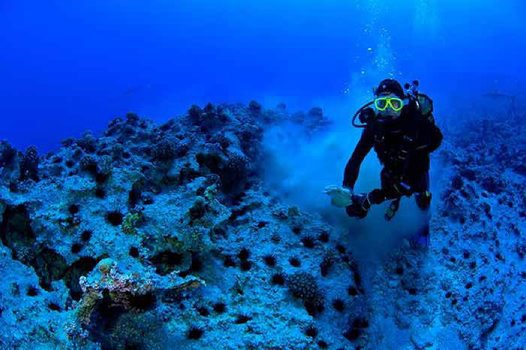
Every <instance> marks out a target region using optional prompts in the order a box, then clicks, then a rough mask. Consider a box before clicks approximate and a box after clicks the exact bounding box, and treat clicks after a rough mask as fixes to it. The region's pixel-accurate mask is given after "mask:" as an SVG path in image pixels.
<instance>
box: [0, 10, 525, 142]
mask: <svg viewBox="0 0 526 350" xmlns="http://www.w3.org/2000/svg"><path fill="white" fill-rule="evenodd" d="M522 10H523V8H522V6H521V1H511V0H510V1H506V2H502V1H497V0H484V1H477V2H473V1H466V0H459V1H453V0H449V1H438V0H413V1H404V2H403V4H398V3H396V2H389V1H372V0H371V1H336V0H333V1H325V2H320V1H311V0H304V1H274V0H270V1H245V2H240V1H234V0H228V1H205V0H198V1H187V0H179V1H168V0H152V1H148V2H144V1H137V0H126V1H124V0H120V1H117V0H114V1H101V0H90V1H87V0H78V1H74V2H70V1H58V0H55V1H53V0H49V1H28V0H16V1H14V0H1V1H0V33H1V35H0V48H1V54H0V116H1V120H2V123H1V124H0V138H1V139H7V140H9V141H10V142H11V143H12V144H14V145H15V146H16V147H18V148H22V149H23V148H25V147H27V146H28V145H31V144H34V145H36V146H38V148H39V149H40V150H41V151H47V150H52V149H56V148H57V147H58V146H59V142H60V140H61V139H64V138H66V137H68V136H79V135H80V134H81V133H82V132H83V131H84V130H86V129H90V130H93V131H95V132H97V131H100V130H103V129H104V128H105V126H106V124H107V122H108V120H110V119H111V118H113V117H115V116H119V115H121V116H122V115H123V114H125V113H126V112H128V111H135V112H137V113H139V114H140V115H141V116H145V117H148V118H152V119H154V120H157V121H161V120H166V119H168V118H169V117H172V116H174V115H178V114H181V113H183V112H184V111H185V110H186V109H187V108H188V106H190V105H191V104H199V105H203V104H205V103H206V102H208V101H212V102H248V101H249V100H251V99H256V100H258V101H260V102H262V103H263V105H264V106H267V107H273V106H275V105H276V104H277V103H279V102H284V103H286V104H287V105H289V106H291V107H292V108H297V109H305V108H309V107H311V106H313V105H319V106H321V107H322V108H324V110H326V111H328V112H329V113H328V114H330V115H332V116H334V117H338V118H342V117H346V115H347V114H349V115H350V114H351V112H352V111H354V110H355V109H356V108H358V107H359V106H360V104H361V103H362V102H365V101H367V98H368V97H367V94H368V93H369V92H370V87H372V86H373V85H375V84H376V83H377V82H378V80H379V79H381V78H383V77H385V76H395V77H397V78H400V79H401V80H402V81H406V80H407V81H409V80H413V79H420V81H421V82H422V86H423V88H424V89H425V90H426V92H428V93H430V94H432V95H433V96H434V97H435V99H437V98H438V102H437V103H436V104H437V112H438V113H437V117H438V118H439V119H440V117H441V115H440V112H442V116H443V117H444V118H446V117H447V113H448V111H450V110H453V109H455V110H458V109H459V108H467V106H471V102H472V101H471V100H473V99H474V98H478V97H479V96H480V95H481V94H484V93H487V92H495V91H496V92H500V93H506V94H513V95H516V94H521V93H523V92H522V89H520V86H521V85H523V84H524V82H525V80H526V79H525V77H526V75H525V74H524V72H523V70H522V68H523V62H524V60H525V58H526V40H524V34H525V32H526V27H525V26H524V24H523V20H522V17H523V11H522Z"/></svg>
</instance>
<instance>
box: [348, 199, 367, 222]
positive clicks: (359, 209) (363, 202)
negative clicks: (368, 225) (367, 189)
mask: <svg viewBox="0 0 526 350" xmlns="http://www.w3.org/2000/svg"><path fill="white" fill-rule="evenodd" d="M352 200H353V203H352V204H351V205H349V206H347V207H346V208H345V211H346V212H347V215H349V216H351V217H357V218H359V219H363V218H364V217H366V216H367V213H368V211H369V208H370V207H371V203H370V202H369V199H368V198H367V194H365V193H362V194H353V196H352Z"/></svg>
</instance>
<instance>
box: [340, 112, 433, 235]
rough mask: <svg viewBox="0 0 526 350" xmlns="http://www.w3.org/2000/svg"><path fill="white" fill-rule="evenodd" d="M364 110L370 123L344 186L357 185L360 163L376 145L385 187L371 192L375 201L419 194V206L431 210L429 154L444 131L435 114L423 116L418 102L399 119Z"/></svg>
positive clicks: (425, 229) (352, 186)
mask: <svg viewBox="0 0 526 350" xmlns="http://www.w3.org/2000/svg"><path fill="white" fill-rule="evenodd" d="M362 113H365V115H369V120H370V122H368V123H367V126H366V127H365V128H364V130H363V132H362V135H361V137H360V140H359V142H358V144H357V145H356V148H355V149H354V152H353V153H352V156H351V157H350V159H349V161H348V162H347V165H346V167H345V174H344V179H343V186H345V187H349V188H354V184H355V182H356V179H357V178H358V173H359V171H360V165H361V164H362V161H363V159H364V158H365V156H366V155H367V154H368V153H369V151H370V150H371V148H373V147H374V150H375V152H376V154H377V156H378V159H379V161H380V163H381V164H382V165H383V169H382V172H381V184H382V185H381V188H380V189H376V190H373V191H371V192H370V193H369V196H368V198H369V201H370V202H371V204H379V203H381V202H383V201H385V200H388V199H398V200H399V199H400V197H401V196H404V195H405V196H410V195H411V194H413V193H415V194H416V197H415V198H416V202H417V204H418V206H419V207H420V208H421V209H422V210H426V211H427V209H428V208H429V205H430V203H431V194H430V193H429V154H430V153H431V152H433V151H434V150H436V149H437V148H438V147H439V146H440V144H441V143H442V132H441V131H440V129H439V128H438V127H437V126H436V125H435V123H434V119H433V116H432V114H428V115H426V116H424V115H422V114H421V113H420V111H419V109H418V107H417V105H416V103H415V102H411V103H409V104H408V105H407V106H405V107H404V109H403V110H402V112H401V115H400V117H399V118H398V119H397V120H396V121H381V120H380V119H378V118H375V117H374V111H373V110H372V109H370V108H368V109H365V110H364V111H363V112H362ZM347 212H348V213H349V215H351V213H350V212H349V210H348V211H347ZM424 231H425V232H423V235H428V234H429V228H428V227H427V228H424Z"/></svg>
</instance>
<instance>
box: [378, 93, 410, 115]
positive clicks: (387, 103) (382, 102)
mask: <svg viewBox="0 0 526 350" xmlns="http://www.w3.org/2000/svg"><path fill="white" fill-rule="evenodd" d="M374 106H375V107H376V109H377V110H379V111H381V112H383V111H385V110H386V109H387V108H389V107H390V108H391V109H392V110H393V111H395V112H400V111H401V110H402V108H404V101H403V100H402V99H401V98H398V97H378V98H376V99H375V100H374Z"/></svg>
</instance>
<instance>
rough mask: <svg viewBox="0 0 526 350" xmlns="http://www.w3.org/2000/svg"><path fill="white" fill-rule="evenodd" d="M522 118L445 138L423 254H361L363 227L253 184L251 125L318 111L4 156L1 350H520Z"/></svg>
mask: <svg viewBox="0 0 526 350" xmlns="http://www.w3.org/2000/svg"><path fill="white" fill-rule="evenodd" d="M525 117H526V116H525V115H520V116H516V117H514V118H508V119H504V118H495V119H491V118H488V119H485V120H479V121H477V122H475V121H472V122H467V123H465V124H464V125H459V126H458V128H457V129H455V130H448V131H447V132H445V133H444V136H445V137H444V141H443V144H442V146H441V148H439V150H438V151H437V152H436V153H433V155H432V162H435V163H434V164H435V165H433V166H434V168H435V174H434V178H433V179H432V181H435V185H434V188H436V189H435V190H434V191H433V202H432V219H431V245H430V249H429V250H428V251H423V250H415V249H411V248H410V247H409V245H408V244H407V241H404V240H403V239H402V240H401V241H400V244H398V245H395V248H393V249H390V250H387V251H385V252H383V254H382V255H381V256H377V257H375V258H371V259H366V258H364V257H363V255H364V254H359V252H357V249H356V246H354V244H355V243H356V242H355V241H353V238H352V237H353V235H354V237H356V236H357V235H360V234H364V232H349V230H348V229H346V228H345V227H341V226H339V225H335V224H334V223H331V222H330V221H329V220H326V219H325V218H324V217H322V216H321V215H320V214H319V213H317V212H314V211H309V210H308V209H306V208H302V207H301V206H292V205H288V204H286V202H285V201H283V200H282V199H281V198H280V197H279V196H278V195H276V194H275V193H273V192H272V191H271V190H270V189H269V188H267V187H266V185H265V182H264V181H263V179H262V175H261V174H262V173H263V172H264V167H265V156H266V155H265V149H264V147H263V144H262V140H263V137H264V133H265V130H266V129H267V128H268V127H269V126H279V125H280V123H288V124H293V125H296V126H297V127H298V128H299V129H300V130H302V132H304V133H305V134H306V135H308V134H314V133H317V132H323V130H324V128H325V127H327V125H329V124H330V122H329V120H328V119H327V118H326V117H325V116H324V114H323V111H322V110H321V109H320V108H313V109H311V110H310V111H308V112H305V113H290V112H288V111H287V109H286V107H285V106H279V107H276V108H275V109H269V110H267V109H263V108H262V107H261V106H260V105H259V104H258V103H256V102H251V103H250V104H249V105H248V106H246V105H212V104H209V105H207V106H205V107H203V108H200V107H197V106H192V107H191V108H190V109H189V110H188V112H187V113H186V114H185V115H183V116H180V117H177V118H175V119H171V120H169V121H167V122H166V123H164V124H162V125H157V124H155V123H154V122H152V121H149V120H146V119H142V118H140V117H139V116H137V115H135V114H132V113H130V114H128V115H127V116H126V117H125V118H117V119H114V120H112V121H111V122H110V123H109V125H108V127H107V128H106V130H105V131H104V132H103V133H102V134H101V135H96V136H95V135H92V134H91V133H86V134H85V135H83V136H82V137H80V138H78V139H74V138H71V139H67V140H64V141H63V142H62V147H61V148H60V149H58V150H57V151H56V152H51V153H48V154H45V155H39V154H38V151H37V150H36V149H34V148H29V149H27V150H25V151H18V150H15V149H13V148H12V147H11V146H10V145H9V144H8V143H7V142H2V143H0V213H1V214H2V215H1V217H0V220H1V221H0V238H1V244H0V269H1V271H3V276H2V279H1V280H0V347H1V348H2V349H127V350H129V349H217V350H219V349H268V350H270V349H275V350H277V349H407V350H409V349H417V350H422V349H523V347H524V346H525V344H526V335H525V334H526V333H525V328H526V288H525V287H524V286H525V282H526V263H525V261H524V259H525V255H526V234H525V226H526V220H525V219H524V218H525V217H526V186H525V184H526V182H525V175H526V165H525V164H526V163H525V161H526V147H525V145H526V127H525V125H526V123H525V122H524V120H525ZM436 169H439V170H436ZM327 205H329V203H327ZM335 210H336V209H335ZM400 215H402V214H400ZM368 219H369V218H368ZM374 219H375V218H374V217H372V218H370V219H369V220H374ZM349 220H355V219H350V218H349ZM367 222H368V221H364V224H363V225H361V226H356V227H355V228H354V230H355V231H357V230H367ZM408 229H410V228H408Z"/></svg>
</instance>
